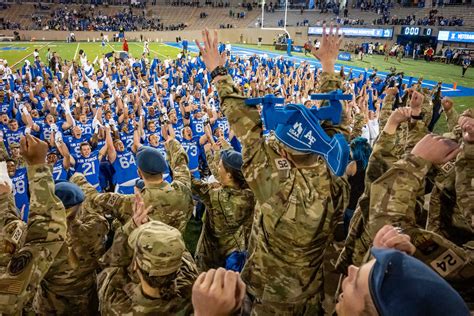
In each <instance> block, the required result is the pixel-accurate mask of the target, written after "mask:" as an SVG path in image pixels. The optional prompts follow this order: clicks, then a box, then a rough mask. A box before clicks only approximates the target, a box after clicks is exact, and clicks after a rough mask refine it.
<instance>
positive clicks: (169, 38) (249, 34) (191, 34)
mask: <svg viewBox="0 0 474 316" xmlns="http://www.w3.org/2000/svg"><path fill="white" fill-rule="evenodd" d="M1 32H2V35H4V36H13V31H7V30H2V31H1ZM18 32H19V33H20V38H21V40H22V41H31V40H33V41H66V38H67V37H68V35H69V34H70V32H68V31H18ZM217 32H218V34H219V38H220V39H221V40H222V41H229V42H231V43H241V42H244V43H250V44H256V43H257V42H258V38H259V37H261V38H262V44H273V41H274V40H275V38H276V36H277V35H278V34H281V33H284V32H283V31H279V30H262V29H259V28H241V29H238V28H235V29H218V30H217ZM288 32H289V33H290V36H291V37H292V38H293V40H294V43H295V44H296V45H303V44H304V43H305V42H306V41H307V40H308V28H307V27H289V28H288ZM100 34H101V32H74V35H75V36H76V39H77V40H78V41H88V40H89V41H93V40H94V39H95V41H100ZM105 34H108V35H109V39H110V40H112V38H113V36H114V32H105ZM140 35H143V37H144V38H148V39H151V40H152V41H160V42H174V41H176V37H178V36H181V38H182V39H187V40H194V39H201V37H202V36H201V31H200V30H184V31H165V32H151V31H143V32H126V33H125V36H126V38H127V40H128V41H138V40H139V39H140ZM241 39H242V41H241ZM351 40H353V41H355V42H359V41H360V42H364V41H367V38H353V39H351Z"/></svg>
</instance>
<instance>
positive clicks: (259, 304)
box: [241, 293, 324, 316]
mask: <svg viewBox="0 0 474 316" xmlns="http://www.w3.org/2000/svg"><path fill="white" fill-rule="evenodd" d="M323 296H324V295H322V294H319V293H317V294H315V295H314V296H311V297H309V298H306V299H304V300H302V301H300V302H295V303H279V302H264V301H261V300H258V299H256V298H254V297H253V296H251V295H250V294H248V293H247V295H246V296H245V300H244V304H243V308H242V310H241V315H245V316H247V315H252V316H270V315H277V316H296V315H298V316H300V315H304V316H323V315H324V309H323V306H322V301H323V299H324V297H323Z"/></svg>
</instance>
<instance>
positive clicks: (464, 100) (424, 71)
mask: <svg viewBox="0 0 474 316" xmlns="http://www.w3.org/2000/svg"><path fill="white" fill-rule="evenodd" d="M128 46H129V52H130V54H131V55H132V56H134V57H136V58H138V57H140V56H141V54H142V52H143V43H137V42H129V44H128ZM237 46H240V47H248V48H259V49H262V50H267V51H274V48H273V46H269V45H268V46H267V45H264V46H262V47H257V46H256V45H240V44H238V45H237ZM48 47H49V48H50V49H51V50H52V51H56V52H58V53H59V55H60V56H61V57H62V58H63V60H72V59H74V58H76V57H77V55H78V52H79V50H80V49H83V50H84V51H85V52H86V54H87V56H88V57H89V60H91V61H92V60H94V59H95V57H96V56H98V57H100V56H101V55H102V54H105V53H109V52H112V51H115V50H116V51H120V50H122V44H121V43H113V42H110V43H108V44H107V45H105V46H104V47H103V46H102V45H101V42H76V43H65V42H13V43H0V58H2V59H7V60H8V63H9V65H10V66H14V68H21V67H22V66H23V62H24V61H25V60H26V59H28V60H30V61H32V60H33V51H34V49H36V48H37V49H38V50H39V53H40V56H41V59H42V60H46V52H47V49H48ZM149 47H150V53H151V56H157V57H158V58H160V59H171V58H176V56H177V54H178V53H179V52H180V50H179V49H178V48H176V47H172V46H169V45H166V44H163V43H157V42H151V43H150V45H149ZM294 55H296V56H304V54H303V53H294ZM383 59H384V57H383V56H377V55H375V56H366V57H365V58H364V60H363V61H359V60H353V61H350V62H344V61H338V63H341V64H344V65H347V68H350V67H363V68H371V67H375V68H377V69H378V70H380V71H387V69H388V68H390V67H396V68H397V71H403V72H405V74H406V75H407V76H413V77H416V78H418V77H420V76H423V77H424V78H425V79H427V80H433V81H443V82H445V83H448V84H453V83H454V82H457V84H458V85H460V86H465V87H471V88H472V87H474V69H469V70H468V72H467V77H466V78H462V77H461V67H460V66H454V65H446V64H442V63H433V62H432V63H427V62H425V61H423V60H416V61H415V60H413V59H404V60H402V62H401V63H399V62H398V61H396V60H395V59H393V58H390V60H389V61H388V62H385V61H384V60H383ZM454 100H455V104H456V108H457V110H458V111H459V112H463V111H464V110H466V109H468V108H473V107H474V97H455V98H454ZM435 131H436V132H438V133H442V132H444V131H446V122H445V120H444V119H443V118H441V119H440V120H439V121H438V124H437V126H436V130H435Z"/></svg>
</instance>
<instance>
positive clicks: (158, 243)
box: [128, 221, 186, 276]
mask: <svg viewBox="0 0 474 316" xmlns="http://www.w3.org/2000/svg"><path fill="white" fill-rule="evenodd" d="M128 244H129V246H130V247H131V248H132V249H133V250H134V257H135V259H136V261H137V264H138V266H139V267H140V269H142V270H143V271H145V272H147V273H148V274H149V275H150V276H165V275H169V274H171V273H173V272H175V271H177V270H178V269H179V268H180V266H181V257H182V255H183V252H184V251H185V249H186V247H185V245H184V241H183V237H182V236H181V233H180V232H179V230H177V229H176V228H173V227H171V226H168V225H166V224H164V223H162V222H159V221H150V222H148V223H146V224H143V225H141V226H140V227H138V228H137V229H135V230H134V231H133V232H132V233H131V234H130V236H129V237H128Z"/></svg>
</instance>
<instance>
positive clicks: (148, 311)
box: [98, 203, 197, 316]
mask: <svg viewBox="0 0 474 316" xmlns="http://www.w3.org/2000/svg"><path fill="white" fill-rule="evenodd" d="M141 205H142V206H141V207H140V206H139V207H138V208H137V209H138V212H141V214H143V215H145V216H146V211H145V212H143V209H144V207H143V203H141ZM140 208H141V209H142V210H140ZM137 219H138V220H137ZM144 220H145V221H146V220H147V219H146V218H145V217H143V216H142V217H140V215H139V216H138V217H137V216H134V218H133V219H131V220H130V221H129V222H128V223H127V224H125V225H124V226H123V227H121V228H120V230H121V234H120V236H121V237H125V238H120V241H119V242H120V243H121V248H122V256H121V257H122V258H121V260H120V262H111V266H110V267H107V268H105V269H104V270H103V271H102V272H101V273H100V275H99V279H98V280H99V281H98V282H99V299H100V311H101V314H102V315H104V316H105V315H190V314H191V313H192V304H191V294H192V285H193V283H194V281H195V279H196V278H197V268H196V265H195V263H194V261H193V259H192V257H191V255H190V254H189V252H187V251H186V248H185V245H184V241H183V238H182V236H181V233H180V232H179V231H178V230H177V229H176V228H173V227H171V226H168V225H166V224H164V223H162V222H159V221H150V222H148V223H145V224H141V225H140V226H139V227H138V228H137V224H136V222H138V223H143V221H144ZM115 258H118V256H115ZM127 267H129V269H128V271H127ZM134 280H135V281H134Z"/></svg>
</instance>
